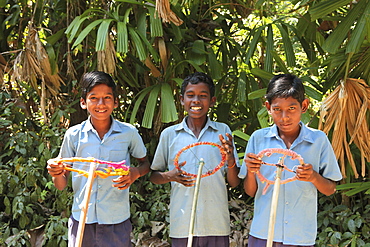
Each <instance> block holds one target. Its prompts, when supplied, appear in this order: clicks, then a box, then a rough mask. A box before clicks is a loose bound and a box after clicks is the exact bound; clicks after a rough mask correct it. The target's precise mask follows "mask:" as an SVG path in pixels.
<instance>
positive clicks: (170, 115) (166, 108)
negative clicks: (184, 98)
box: [161, 83, 179, 123]
mask: <svg viewBox="0 0 370 247" xmlns="http://www.w3.org/2000/svg"><path fill="white" fill-rule="evenodd" d="M173 95H174V92H173V90H172V88H171V86H170V85H169V84H168V83H162V87H161V114H162V122H163V123H170V122H174V121H176V120H178V119H179V118H178V116H177V110H176V105H175V100H174V98H173Z"/></svg>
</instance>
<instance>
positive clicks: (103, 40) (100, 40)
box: [95, 19, 113, 51]
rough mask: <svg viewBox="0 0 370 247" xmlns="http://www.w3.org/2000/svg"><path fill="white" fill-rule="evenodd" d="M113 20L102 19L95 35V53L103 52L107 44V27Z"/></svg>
mask: <svg viewBox="0 0 370 247" xmlns="http://www.w3.org/2000/svg"><path fill="white" fill-rule="evenodd" d="M112 21H113V19H104V20H103V22H102V23H101V24H100V26H99V29H98V33H97V35H96V46H95V50H96V51H103V50H105V47H106V44H107V38H108V33H109V31H110V29H109V26H110V23H111V22H112Z"/></svg>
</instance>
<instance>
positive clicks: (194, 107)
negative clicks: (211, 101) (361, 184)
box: [190, 106, 202, 111]
mask: <svg viewBox="0 0 370 247" xmlns="http://www.w3.org/2000/svg"><path fill="white" fill-rule="evenodd" d="M190 109H191V110H193V111H200V110H202V107H200V106H193V107H190Z"/></svg>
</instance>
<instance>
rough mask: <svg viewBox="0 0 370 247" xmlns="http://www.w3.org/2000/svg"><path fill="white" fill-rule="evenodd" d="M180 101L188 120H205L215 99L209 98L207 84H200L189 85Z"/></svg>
mask: <svg viewBox="0 0 370 247" xmlns="http://www.w3.org/2000/svg"><path fill="white" fill-rule="evenodd" d="M180 100H181V104H182V105H183V106H184V108H185V111H186V112H187V113H188V116H189V118H193V119H206V117H207V114H208V110H209V108H210V107H213V106H214V105H215V102H216V97H214V96H213V97H211V93H210V89H209V86H208V84H206V83H203V82H200V83H197V84H191V83H189V84H188V85H187V86H186V88H185V91H184V94H183V95H181V96H180Z"/></svg>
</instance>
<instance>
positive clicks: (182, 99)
mask: <svg viewBox="0 0 370 247" xmlns="http://www.w3.org/2000/svg"><path fill="white" fill-rule="evenodd" d="M180 103H181V105H184V96H182V94H180Z"/></svg>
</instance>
